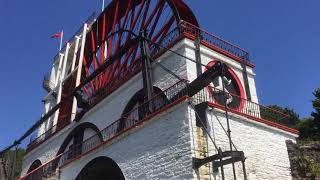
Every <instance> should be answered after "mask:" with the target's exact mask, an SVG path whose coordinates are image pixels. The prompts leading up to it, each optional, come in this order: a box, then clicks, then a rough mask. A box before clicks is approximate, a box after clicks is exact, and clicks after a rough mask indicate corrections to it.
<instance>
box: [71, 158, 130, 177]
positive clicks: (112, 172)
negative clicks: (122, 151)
mask: <svg viewBox="0 0 320 180" xmlns="http://www.w3.org/2000/svg"><path fill="white" fill-rule="evenodd" d="M93 179H94V180H109V179H110V180H124V179H125V178H124V175H123V173H122V171H121V169H120V168H119V166H118V165H117V163H115V162H114V161H113V160H112V159H110V158H108V157H104V156H101V157H97V158H95V159H93V160H91V161H90V162H89V163H88V164H87V165H86V166H85V167H84V168H82V170H81V171H80V173H79V174H78V176H77V178H76V180H93Z"/></svg>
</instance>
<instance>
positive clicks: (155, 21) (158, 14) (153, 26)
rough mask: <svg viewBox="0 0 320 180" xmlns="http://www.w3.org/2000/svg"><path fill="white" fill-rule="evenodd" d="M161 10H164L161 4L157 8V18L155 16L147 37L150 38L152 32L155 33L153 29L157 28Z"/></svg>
mask: <svg viewBox="0 0 320 180" xmlns="http://www.w3.org/2000/svg"><path fill="white" fill-rule="evenodd" d="M163 8H164V4H163V3H162V4H161V7H160V8H159V11H158V13H157V16H156V18H155V20H154V22H153V25H152V26H151V31H150V33H149V36H150V37H152V35H153V33H154V31H155V29H156V27H157V24H158V22H159V19H160V17H161V14H162V11H163Z"/></svg>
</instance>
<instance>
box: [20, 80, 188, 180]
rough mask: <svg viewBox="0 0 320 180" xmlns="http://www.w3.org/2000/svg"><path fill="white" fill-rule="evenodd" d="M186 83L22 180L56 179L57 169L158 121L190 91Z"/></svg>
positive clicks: (155, 98) (167, 91) (169, 89)
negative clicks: (125, 134) (150, 121)
mask: <svg viewBox="0 0 320 180" xmlns="http://www.w3.org/2000/svg"><path fill="white" fill-rule="evenodd" d="M186 84H187V83H186V81H184V80H183V81H179V82H177V83H176V84H174V85H172V86H171V87H169V88H168V89H166V90H164V91H163V92H161V93H158V94H156V95H155V96H153V97H152V99H151V100H149V101H147V102H145V103H143V104H142V105H140V106H138V107H136V108H134V109H132V110H131V111H129V112H128V113H126V114H124V115H122V116H121V117H120V118H119V119H118V120H116V121H114V122H113V123H111V124H110V125H108V126H107V127H106V128H104V129H103V130H101V131H100V132H99V133H98V134H96V135H94V136H91V137H89V138H88V139H86V140H84V141H83V142H82V143H81V144H77V145H72V146H70V148H69V149H68V150H67V151H65V152H64V153H63V154H61V155H59V156H57V157H56V158H54V159H53V160H52V161H50V162H49V163H47V164H44V165H42V166H40V167H39V168H37V169H35V170H34V171H32V172H30V173H29V174H27V175H26V176H24V177H21V178H20V179H28V180H29V179H37V178H40V177H52V176H53V175H55V174H56V170H57V167H61V166H64V165H66V164H68V163H69V162H71V161H74V160H75V159H77V158H79V157H81V156H83V155H85V154H88V153H90V152H91V151H93V150H95V149H97V148H98V147H100V146H102V145H104V144H106V143H108V142H110V141H111V140H113V139H115V138H117V137H119V136H120V135H122V134H124V133H125V132H127V131H129V130H130V129H133V128H135V127H137V126H138V125H140V124H142V123H144V122H145V121H146V120H148V119H150V118H152V117H154V116H155V115H157V114H158V113H160V112H161V111H162V110H165V109H166V108H169V107H170V105H174V103H175V102H178V100H179V99H182V98H183V96H184V94H181V93H180V94H179V92H180V91H181V90H182V89H184V88H185V87H186Z"/></svg>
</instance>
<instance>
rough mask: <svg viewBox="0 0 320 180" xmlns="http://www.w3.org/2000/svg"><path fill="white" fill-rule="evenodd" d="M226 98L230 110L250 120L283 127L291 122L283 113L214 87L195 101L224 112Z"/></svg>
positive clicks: (205, 89) (203, 90)
mask: <svg viewBox="0 0 320 180" xmlns="http://www.w3.org/2000/svg"><path fill="white" fill-rule="evenodd" d="M224 97H226V98H227V108H228V110H230V111H231V112H234V113H237V114H240V115H243V116H246V117H248V118H249V119H255V120H262V121H263V120H265V121H268V122H273V123H277V124H281V125H283V126H288V124H289V122H290V121H291V117H290V116H289V115H287V114H285V113H283V112H280V111H277V110H275V109H272V108H270V107H268V106H264V105H261V104H258V103H255V102H252V101H249V100H247V99H244V98H242V97H240V96H238V95H235V94H232V93H227V92H225V93H223V91H222V90H221V89H217V88H214V87H207V88H204V89H202V90H201V91H200V92H198V93H197V94H196V95H195V96H194V101H196V103H200V102H209V103H211V105H213V106H215V107H217V108H220V109H222V110H224V109H225V101H224Z"/></svg>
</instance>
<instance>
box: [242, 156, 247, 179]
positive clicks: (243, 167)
mask: <svg viewBox="0 0 320 180" xmlns="http://www.w3.org/2000/svg"><path fill="white" fill-rule="evenodd" d="M241 163H242V171H243V178H244V180H247V171H246V164H245V160H242V161H241Z"/></svg>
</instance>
